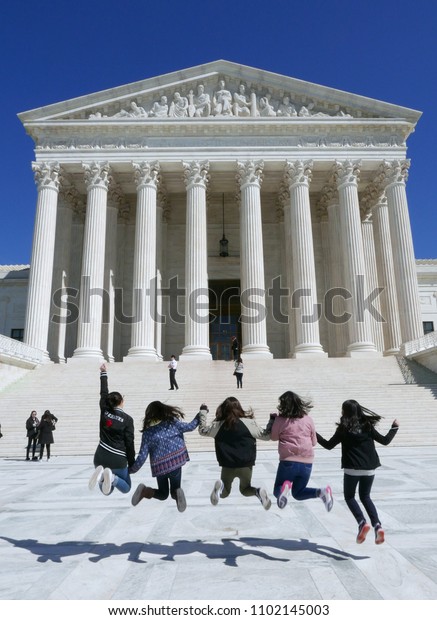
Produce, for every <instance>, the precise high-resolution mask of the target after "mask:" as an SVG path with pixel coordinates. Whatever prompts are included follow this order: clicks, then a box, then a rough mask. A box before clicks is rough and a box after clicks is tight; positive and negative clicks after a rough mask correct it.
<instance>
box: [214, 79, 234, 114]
mask: <svg viewBox="0 0 437 620" xmlns="http://www.w3.org/2000/svg"><path fill="white" fill-rule="evenodd" d="M231 106H232V95H231V93H230V92H229V91H228V90H226V88H225V81H224V80H220V81H219V90H218V91H217V92H216V93H215V94H214V97H213V107H214V114H215V115H216V116H232V107H231Z"/></svg>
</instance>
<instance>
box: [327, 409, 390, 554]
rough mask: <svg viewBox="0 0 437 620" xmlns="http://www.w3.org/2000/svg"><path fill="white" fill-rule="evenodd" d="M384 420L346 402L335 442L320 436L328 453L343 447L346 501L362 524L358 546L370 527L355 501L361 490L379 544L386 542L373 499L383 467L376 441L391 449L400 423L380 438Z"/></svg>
mask: <svg viewBox="0 0 437 620" xmlns="http://www.w3.org/2000/svg"><path fill="white" fill-rule="evenodd" d="M380 420H381V416H380V415H378V414H376V413H374V412H373V411H370V409H366V407H363V406H362V405H360V404H359V403H358V402H357V401H356V400H345V401H344V403H343V405H342V410H341V418H340V422H339V423H338V425H337V430H336V431H335V433H334V435H333V436H332V437H331V439H328V440H326V439H324V438H323V437H322V436H321V435H319V433H317V441H318V442H319V444H320V445H321V446H323V447H324V448H326V449H327V450H332V448H334V447H335V446H337V445H338V444H339V443H340V444H341V466H342V468H343V470H344V477H343V491H344V499H345V501H346V504H347V506H348V508H349V510H350V511H351V513H352V514H353V516H354V517H355V519H356V521H357V523H358V535H357V538H356V541H357V543H358V544H361V543H363V542H364V541H365V540H366V536H367V534H368V533H369V531H370V525H369V524H368V523H367V521H366V518H365V516H364V514H363V511H362V510H361V508H360V506H359V504H358V502H357V500H356V499H355V492H356V489H357V486H358V494H359V497H360V500H361V503H362V504H363V506H364V508H365V510H366V512H367V514H368V515H369V519H370V522H371V524H372V526H373V528H374V531H375V543H376V544H377V545H381V544H382V543H383V542H384V539H385V534H384V530H383V529H382V527H381V521H380V519H379V516H378V512H377V510H376V507H375V504H374V503H373V501H372V499H371V497H370V492H371V490H372V485H373V481H374V479H375V470H376V468H377V467H379V466H380V465H381V463H380V461H379V457H378V453H377V452H376V449H375V441H377V442H378V443H380V444H382V445H384V446H387V445H388V444H389V443H390V442H391V441H392V439H393V438H394V436H395V435H396V433H397V432H398V429H399V423H398V421H397V420H396V419H395V420H393V422H392V425H391V429H390V430H389V431H388V433H387V434H386V435H380V434H379V433H378V431H377V430H376V429H375V426H376V424H377V423H378V422H379V421H380Z"/></svg>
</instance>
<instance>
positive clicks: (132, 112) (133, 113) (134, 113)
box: [114, 101, 147, 118]
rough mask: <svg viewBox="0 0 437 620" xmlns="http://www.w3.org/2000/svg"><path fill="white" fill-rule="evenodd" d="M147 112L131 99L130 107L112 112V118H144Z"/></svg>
mask: <svg viewBox="0 0 437 620" xmlns="http://www.w3.org/2000/svg"><path fill="white" fill-rule="evenodd" d="M146 117H147V112H146V110H145V109H144V108H142V107H140V106H139V105H138V104H137V103H136V102H135V101H131V103H130V109H129V110H124V109H121V110H120V112H117V114H114V118H146Z"/></svg>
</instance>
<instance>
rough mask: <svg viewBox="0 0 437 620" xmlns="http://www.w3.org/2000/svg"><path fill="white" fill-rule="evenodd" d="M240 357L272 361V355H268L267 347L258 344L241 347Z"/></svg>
mask: <svg viewBox="0 0 437 620" xmlns="http://www.w3.org/2000/svg"><path fill="white" fill-rule="evenodd" d="M241 356H242V357H262V358H264V359H271V360H272V359H273V354H272V353H270V349H269V347H267V346H265V345H259V344H249V345H246V346H244V347H243V350H242V352H241Z"/></svg>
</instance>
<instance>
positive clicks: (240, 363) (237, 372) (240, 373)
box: [234, 357, 244, 390]
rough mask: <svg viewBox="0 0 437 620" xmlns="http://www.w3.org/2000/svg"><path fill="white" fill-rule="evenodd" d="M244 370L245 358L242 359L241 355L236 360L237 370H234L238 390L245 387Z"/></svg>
mask: <svg viewBox="0 0 437 620" xmlns="http://www.w3.org/2000/svg"><path fill="white" fill-rule="evenodd" d="M243 370H244V366H243V360H242V359H241V357H239V358H238V359H237V361H236V362H235V370H234V375H235V376H236V378H237V390H238V388H241V389H243Z"/></svg>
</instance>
